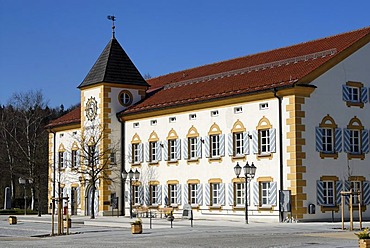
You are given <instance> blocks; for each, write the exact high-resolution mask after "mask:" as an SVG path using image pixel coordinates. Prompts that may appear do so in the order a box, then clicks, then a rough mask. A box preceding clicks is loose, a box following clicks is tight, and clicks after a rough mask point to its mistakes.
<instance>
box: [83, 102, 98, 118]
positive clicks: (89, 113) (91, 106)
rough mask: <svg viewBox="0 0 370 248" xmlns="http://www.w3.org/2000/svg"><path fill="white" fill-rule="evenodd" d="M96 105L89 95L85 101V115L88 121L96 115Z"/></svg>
mask: <svg viewBox="0 0 370 248" xmlns="http://www.w3.org/2000/svg"><path fill="white" fill-rule="evenodd" d="M97 110H98V105H97V102H96V100H95V98H94V97H90V99H89V100H88V101H87V103H86V107H85V111H86V117H87V119H88V120H89V121H92V120H94V119H95V117H96V115H97Z"/></svg>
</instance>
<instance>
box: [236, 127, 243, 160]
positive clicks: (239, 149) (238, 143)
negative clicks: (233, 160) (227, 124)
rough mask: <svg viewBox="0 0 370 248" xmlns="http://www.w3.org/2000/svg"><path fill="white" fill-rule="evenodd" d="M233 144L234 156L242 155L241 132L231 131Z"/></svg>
mask: <svg viewBox="0 0 370 248" xmlns="http://www.w3.org/2000/svg"><path fill="white" fill-rule="evenodd" d="M233 141H234V142H233V144H234V154H233V155H234V156H235V157H238V156H242V155H244V152H243V147H244V144H243V133H233Z"/></svg>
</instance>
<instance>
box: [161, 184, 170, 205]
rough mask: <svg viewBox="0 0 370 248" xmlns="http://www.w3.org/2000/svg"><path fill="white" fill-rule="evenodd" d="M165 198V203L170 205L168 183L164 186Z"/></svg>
mask: <svg viewBox="0 0 370 248" xmlns="http://www.w3.org/2000/svg"><path fill="white" fill-rule="evenodd" d="M163 199H164V201H163V204H165V205H168V204H169V202H170V201H169V199H168V185H167V184H165V185H164V186H163Z"/></svg>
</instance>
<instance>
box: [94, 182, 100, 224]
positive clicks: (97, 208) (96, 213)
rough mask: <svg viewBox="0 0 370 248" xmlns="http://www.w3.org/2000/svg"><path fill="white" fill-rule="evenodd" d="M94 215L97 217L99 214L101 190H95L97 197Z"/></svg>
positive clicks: (95, 198)
mask: <svg viewBox="0 0 370 248" xmlns="http://www.w3.org/2000/svg"><path fill="white" fill-rule="evenodd" d="M94 210H95V211H94V214H95V217H96V216H98V214H99V190H98V189H96V190H95V197H94Z"/></svg>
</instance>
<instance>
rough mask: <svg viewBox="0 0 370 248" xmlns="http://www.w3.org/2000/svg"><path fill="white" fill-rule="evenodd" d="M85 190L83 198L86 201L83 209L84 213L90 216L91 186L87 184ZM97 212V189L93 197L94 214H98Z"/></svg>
mask: <svg viewBox="0 0 370 248" xmlns="http://www.w3.org/2000/svg"><path fill="white" fill-rule="evenodd" d="M86 192H87V194H86V195H87V198H85V203H86V205H85V206H86V210H85V215H86V216H90V215H91V201H92V187H91V186H89V187H88V188H87V189H86ZM98 212H99V190H97V189H96V190H95V197H94V214H95V216H97V215H98Z"/></svg>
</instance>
